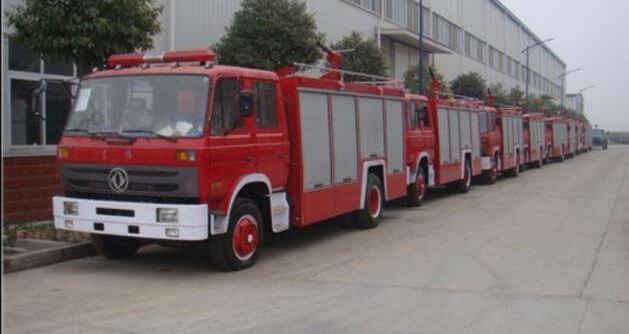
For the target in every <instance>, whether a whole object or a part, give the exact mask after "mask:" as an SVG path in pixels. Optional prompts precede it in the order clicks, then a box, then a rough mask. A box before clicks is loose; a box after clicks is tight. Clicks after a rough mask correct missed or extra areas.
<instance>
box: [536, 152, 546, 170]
mask: <svg viewBox="0 0 629 334" xmlns="http://www.w3.org/2000/svg"><path fill="white" fill-rule="evenodd" d="M543 154H544V150H542V148H541V147H540V148H539V160H537V162H536V163H535V167H537V168H542V166H544V156H543Z"/></svg>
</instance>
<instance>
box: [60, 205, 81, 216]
mask: <svg viewBox="0 0 629 334" xmlns="http://www.w3.org/2000/svg"><path fill="white" fill-rule="evenodd" d="M63 214H64V215H67V216H77V215H78V214H79V204H78V203H77V202H63Z"/></svg>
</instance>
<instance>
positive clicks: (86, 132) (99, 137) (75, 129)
mask: <svg viewBox="0 0 629 334" xmlns="http://www.w3.org/2000/svg"><path fill="white" fill-rule="evenodd" d="M66 132H80V133H84V134H86V135H87V136H88V137H90V138H97V139H101V140H105V138H104V137H101V136H98V135H97V134H95V133H93V132H90V130H88V129H81V128H70V129H65V130H64V131H63V133H64V134H65V133H66Z"/></svg>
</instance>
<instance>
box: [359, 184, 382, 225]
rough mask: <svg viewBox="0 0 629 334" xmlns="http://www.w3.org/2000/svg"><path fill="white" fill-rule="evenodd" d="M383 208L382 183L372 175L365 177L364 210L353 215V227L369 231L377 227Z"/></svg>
mask: <svg viewBox="0 0 629 334" xmlns="http://www.w3.org/2000/svg"><path fill="white" fill-rule="evenodd" d="M383 208H384V191H383V188H382V182H381V181H380V178H378V177H377V176H376V175H374V174H369V175H368V176H367V188H366V189H365V203H364V208H363V209H360V210H359V211H356V212H355V213H354V226H356V227H357V228H361V229H371V228H375V227H377V226H378V224H379V223H380V219H381V218H382V209H383Z"/></svg>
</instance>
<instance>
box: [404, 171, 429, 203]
mask: <svg viewBox="0 0 629 334" xmlns="http://www.w3.org/2000/svg"><path fill="white" fill-rule="evenodd" d="M426 179H427V177H426V172H425V171H424V168H423V167H422V166H420V167H419V169H418V170H417V177H416V178H415V182H414V183H413V184H411V185H409V186H408V188H407V192H406V206H409V207H418V206H421V205H422V204H423V203H424V197H425V196H426V188H427V185H426Z"/></svg>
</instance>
